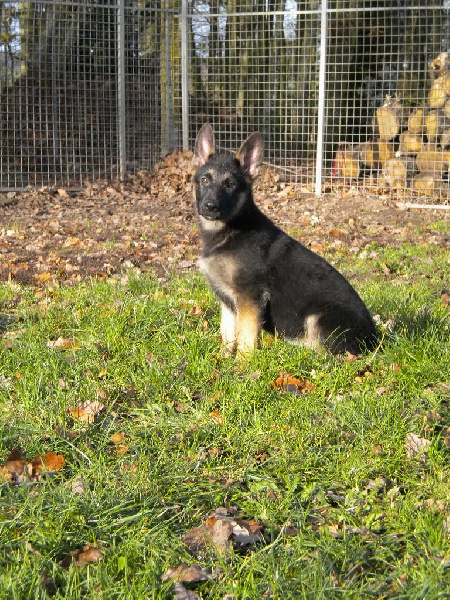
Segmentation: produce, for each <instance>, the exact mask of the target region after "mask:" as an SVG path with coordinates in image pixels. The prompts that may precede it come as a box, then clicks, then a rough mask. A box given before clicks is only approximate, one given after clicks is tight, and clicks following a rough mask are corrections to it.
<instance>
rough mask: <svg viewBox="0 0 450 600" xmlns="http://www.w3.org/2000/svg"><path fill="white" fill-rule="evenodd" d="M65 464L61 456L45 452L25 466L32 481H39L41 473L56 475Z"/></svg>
mask: <svg viewBox="0 0 450 600" xmlns="http://www.w3.org/2000/svg"><path fill="white" fill-rule="evenodd" d="M65 462H66V461H65V459H64V456H63V455H62V454H55V453H54V452H47V453H46V454H44V455H42V456H35V457H34V458H33V460H32V461H31V462H30V463H28V465H27V470H28V475H29V476H30V477H31V478H32V479H39V478H40V475H41V474H42V473H46V472H47V473H56V472H57V471H60V470H61V469H62V468H63V466H64V463H65Z"/></svg>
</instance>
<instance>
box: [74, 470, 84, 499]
mask: <svg viewBox="0 0 450 600" xmlns="http://www.w3.org/2000/svg"><path fill="white" fill-rule="evenodd" d="M71 489H72V494H75V495H76V496H84V494H85V493H86V483H85V481H84V479H83V477H82V475H78V477H75V479H74V480H73V481H72V485H71Z"/></svg>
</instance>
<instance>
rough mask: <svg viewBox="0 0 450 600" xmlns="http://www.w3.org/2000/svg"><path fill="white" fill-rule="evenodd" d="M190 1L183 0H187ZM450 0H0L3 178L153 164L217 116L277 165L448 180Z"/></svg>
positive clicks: (416, 188)
mask: <svg viewBox="0 0 450 600" xmlns="http://www.w3.org/2000/svg"><path fill="white" fill-rule="evenodd" d="M179 2H180V3H179ZM449 10H450V3H449V2H448V0H444V1H443V2H437V3H435V4H432V3H420V2H418V1H417V0H415V1H414V2H408V3H407V2H406V0H399V2H396V3H395V5H394V3H387V2H383V1H382V0H370V1H369V0H364V1H363V2H356V1H354V0H346V1H344V0H341V1H339V2H337V1H334V2H332V1H328V2H327V1H326V0H321V1H320V0H310V1H309V2H299V1H296V0H271V1H268V0H264V1H263V0H160V1H159V2H158V3H152V2H148V1H145V0H142V1H134V0H104V1H103V2H100V3H97V2H93V1H92V0H91V1H90V2H89V1H86V0H79V1H77V2H73V1H69V0H44V1H42V0H41V1H34V0H26V1H24V2H20V3H19V2H1V1H0V111H1V112H0V187H1V188H18V187H24V186H26V185H54V184H56V185H80V184H82V183H83V182H84V181H86V180H89V179H94V178H98V177H106V178H112V177H115V176H117V175H122V176H123V175H124V174H125V173H130V172H134V171H137V170H140V169H150V168H151V167H152V166H153V165H154V164H155V162H156V161H157V160H158V159H159V158H160V156H161V155H162V154H164V153H166V152H169V151H171V150H173V149H175V148H177V147H181V146H184V147H185V149H187V148H192V145H193V142H194V139H195V134H196V132H197V130H198V129H199V127H200V126H201V125H202V124H203V123H204V122H206V121H209V122H210V123H211V124H212V125H213V126H214V128H215V131H216V136H217V139H218V145H219V147H220V148H221V149H224V150H236V149H237V148H238V146H239V144H240V143H241V142H242V141H243V139H244V138H245V137H246V136H247V135H248V134H249V133H251V132H252V131H254V130H259V131H261V132H262V133H263V135H264V138H265V141H266V146H267V152H266V160H267V162H268V163H269V164H270V165H273V166H274V167H275V168H276V169H277V171H278V172H279V173H280V176H281V177H283V178H286V179H291V180H292V181H295V182H297V183H300V184H302V185H305V186H309V187H310V188H314V189H315V190H316V191H318V192H320V191H323V190H324V189H325V190H326V189H329V188H330V187H332V186H334V185H341V184H343V185H356V186H359V187H360V188H363V189H368V190H374V189H377V190H380V189H385V190H387V191H389V192H391V191H394V192H395V193H402V194H404V195H405V194H406V195H415V194H425V195H427V196H430V197H431V196H433V197H436V196H440V197H441V198H442V199H443V200H444V201H445V202H446V201H447V195H448V185H449V180H448V171H449V164H450V150H449V147H450V102H448V100H449V98H450V61H449V59H448V56H447V54H446V51H447V48H448V44H449Z"/></svg>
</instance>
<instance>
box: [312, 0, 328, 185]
mask: <svg viewBox="0 0 450 600" xmlns="http://www.w3.org/2000/svg"><path fill="white" fill-rule="evenodd" d="M327 18H328V0H322V5H321V14H320V63H319V103H318V108H317V147H316V188H315V193H316V196H320V194H321V193H322V173H323V141H324V123H325V110H326V106H325V89H326V71H327V43H328V39H327Z"/></svg>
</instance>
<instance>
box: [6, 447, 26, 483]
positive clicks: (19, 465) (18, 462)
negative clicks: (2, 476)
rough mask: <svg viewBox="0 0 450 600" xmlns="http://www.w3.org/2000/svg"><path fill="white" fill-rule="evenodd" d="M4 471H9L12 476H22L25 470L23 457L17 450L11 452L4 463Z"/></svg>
mask: <svg viewBox="0 0 450 600" xmlns="http://www.w3.org/2000/svg"><path fill="white" fill-rule="evenodd" d="M5 469H6V470H7V471H9V472H10V473H11V475H12V476H18V475H22V473H23V471H24V469H25V456H24V455H23V454H22V453H21V451H20V450H19V449H18V448H14V449H13V450H11V452H10V454H9V456H8V458H7V459H6V462H5Z"/></svg>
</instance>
